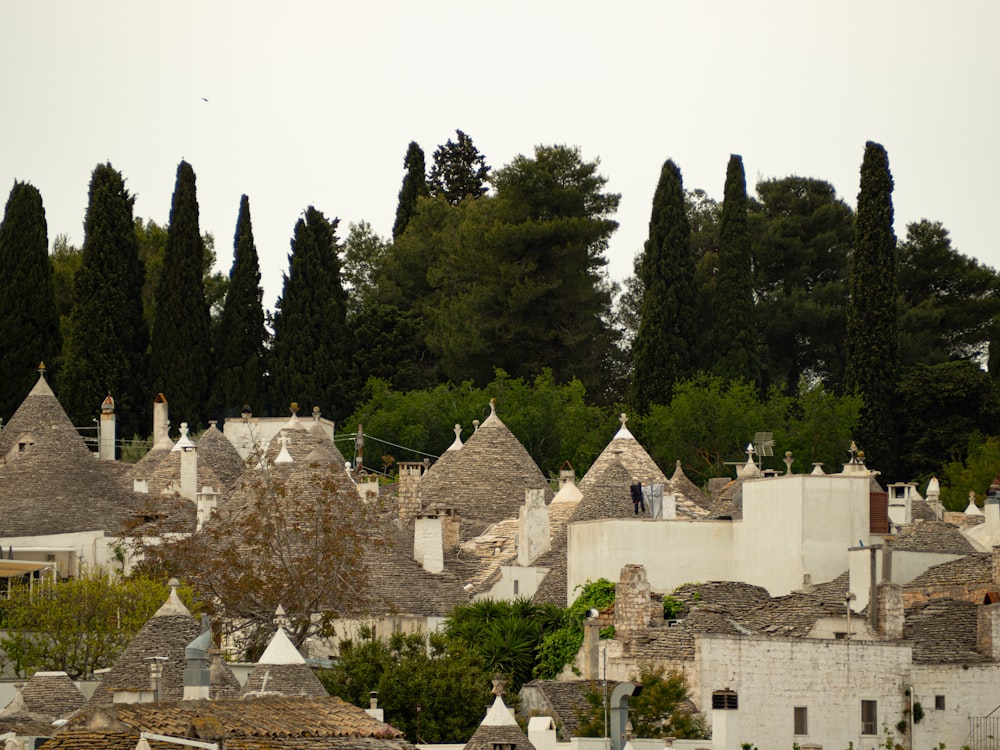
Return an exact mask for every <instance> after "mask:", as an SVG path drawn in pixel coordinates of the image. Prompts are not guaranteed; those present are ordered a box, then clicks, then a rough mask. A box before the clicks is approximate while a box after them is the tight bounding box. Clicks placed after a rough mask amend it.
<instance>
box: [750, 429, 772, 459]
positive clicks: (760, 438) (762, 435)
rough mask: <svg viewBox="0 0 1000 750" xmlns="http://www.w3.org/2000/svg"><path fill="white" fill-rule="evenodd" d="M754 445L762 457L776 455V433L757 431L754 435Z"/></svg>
mask: <svg viewBox="0 0 1000 750" xmlns="http://www.w3.org/2000/svg"><path fill="white" fill-rule="evenodd" d="M753 446H754V449H755V450H756V451H757V455H758V456H760V457H761V458H764V457H765V456H773V455H774V433H773V432H755V433H754V435H753Z"/></svg>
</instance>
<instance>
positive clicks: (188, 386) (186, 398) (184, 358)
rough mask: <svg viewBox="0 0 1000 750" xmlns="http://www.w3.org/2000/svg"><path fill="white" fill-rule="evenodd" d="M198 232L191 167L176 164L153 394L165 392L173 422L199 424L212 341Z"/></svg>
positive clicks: (156, 324) (153, 352) (156, 325)
mask: <svg viewBox="0 0 1000 750" xmlns="http://www.w3.org/2000/svg"><path fill="white" fill-rule="evenodd" d="M204 253H205V248H204V245H203V244H202V239H201V231H200V230H199V229H198V197H197V191H196V187H195V175H194V170H193V169H192V168H191V165H190V164H188V163H187V162H186V161H182V162H181V163H180V164H178V165H177V181H176V183H175V184H174V197H173V202H172V204H171V206H170V227H169V229H168V230H167V250H166V253H165V255H164V257H163V270H162V271H161V273H160V280H159V283H158V284H157V286H156V296H155V301H156V318H155V319H154V321H153V333H152V336H151V342H150V376H151V380H152V382H153V390H154V393H155V392H159V393H163V394H164V395H165V396H166V397H167V401H168V402H169V404H170V414H171V419H172V420H173V421H174V423H175V424H180V423H181V422H188V423H190V424H191V426H192V427H194V426H195V425H200V424H201V423H202V421H203V419H204V416H205V414H206V407H207V401H208V380H209V368H210V366H211V341H210V339H209V335H210V334H209V311H208V303H207V302H206V301H205V285H204V282H203V281H202V265H203V262H204Z"/></svg>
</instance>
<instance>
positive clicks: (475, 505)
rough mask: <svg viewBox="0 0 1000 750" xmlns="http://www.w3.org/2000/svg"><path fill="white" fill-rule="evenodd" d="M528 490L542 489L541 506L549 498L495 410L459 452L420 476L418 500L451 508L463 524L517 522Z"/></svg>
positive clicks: (537, 473) (534, 468) (543, 482)
mask: <svg viewBox="0 0 1000 750" xmlns="http://www.w3.org/2000/svg"><path fill="white" fill-rule="evenodd" d="M528 489H541V490H544V491H545V502H546V503H547V502H549V501H550V500H552V490H551V489H550V488H549V484H548V482H547V481H546V480H545V477H544V476H542V472H541V471H540V470H539V469H538V466H537V465H535V462H534V461H532V460H531V456H530V455H528V451H526V450H525V449H524V446H523V445H521V443H520V442H519V441H518V439H517V438H516V437H514V434H513V433H512V432H511V431H510V430H509V429H508V428H507V425H505V424H504V423H503V422H502V421H501V420H500V417H498V416H497V415H496V411H495V410H494V411H493V413H492V414H490V416H489V418H488V419H487V420H486V421H485V422H483V423H482V424H481V425H480V426H479V429H478V430H476V431H475V432H474V433H473V434H472V435H471V436H470V437H469V438H468V440H466V441H465V444H464V445H463V446H462V448H460V449H458V450H451V451H447V452H446V453H445V455H444V456H442V457H441V458H440V459H438V461H437V463H435V464H434V465H433V466H431V468H430V469H429V470H428V471H427V473H425V474H424V476H423V477H422V478H421V479H420V502H421V505H422V507H424V508H427V507H429V506H433V505H436V506H440V507H447V508H453V509H454V510H456V511H457V512H458V515H459V517H460V518H462V519H463V521H464V520H465V519H475V520H478V521H483V522H487V523H496V522H497V521H502V520H504V519H507V518H517V515H518V511H519V509H520V507H521V506H522V505H524V492H525V490H528ZM464 525H465V524H464V523H463V526H464Z"/></svg>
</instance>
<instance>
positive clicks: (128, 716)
mask: <svg viewBox="0 0 1000 750" xmlns="http://www.w3.org/2000/svg"><path fill="white" fill-rule="evenodd" d="M98 727H100V728H104V729H106V730H108V731H109V732H118V733H121V732H125V733H130V734H132V737H133V748H134V742H135V735H137V734H138V733H139V731H145V732H151V733H155V734H164V735H170V736H174V737H178V736H180V737H190V738H199V739H203V740H207V741H215V740H220V739H225V741H226V746H227V747H230V746H231V745H230V742H231V741H232V739H234V738H237V737H247V738H250V737H256V738H265V737H281V738H303V739H304V738H308V737H353V738H375V739H399V738H401V736H402V733H401V732H400V731H399V730H397V729H394V728H393V727H391V726H390V725H388V724H385V723H383V722H381V721H378V720H376V719H374V718H372V717H371V716H369V715H368V714H366V713H365V712H364V710H362V709H360V708H358V707H357V706H352V705H351V704H349V703H346V702H345V701H343V700H341V699H340V698H336V697H334V696H330V695H327V696H322V697H308V698H306V697H274V696H271V697H263V698H247V699H225V700H215V701H209V700H197V701H176V702H163V701H160V702H154V703H115V704H112V705H108V706H99V707H95V708H90V709H86V710H84V711H83V712H82V713H80V714H78V715H77V716H76V717H74V718H73V719H71V720H70V721H69V722H68V723H67V724H66V726H65V727H64V728H63V730H61V731H60V732H59V733H58V734H57V736H56V738H54V739H53V741H56V740H57V739H58V740H61V741H62V740H63V738H65V737H66V735H70V734H73V733H76V732H84V733H85V732H93V731H94V730H95V729H97V728H98ZM58 746H66V747H73V746H75V745H62V744H60V745H56V747H58ZM309 747H311V745H309ZM491 750H492V749H491Z"/></svg>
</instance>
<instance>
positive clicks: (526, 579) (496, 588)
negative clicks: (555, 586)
mask: <svg viewBox="0 0 1000 750" xmlns="http://www.w3.org/2000/svg"><path fill="white" fill-rule="evenodd" d="M548 572H549V569H548V568H537V567H530V568H522V567H521V566H520V565H501V566H500V580H498V581H497V582H496V583H495V584H494V585H493V587H492V588H491V589H490V590H489V591H484V592H483V593H481V594H477V595H476V596H475V597H473V598H474V599H475V600H477V601H478V600H480V599H518V598H525V599H530V598H531V597H532V596H534V594H535V592H536V591H538V586H539V584H541V582H542V579H543V578H544V577H545V574H546V573H548Z"/></svg>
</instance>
